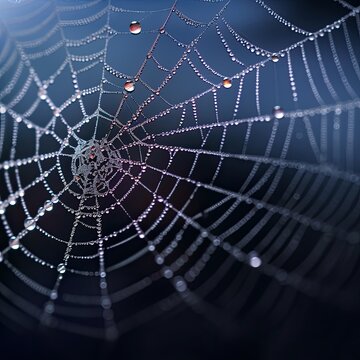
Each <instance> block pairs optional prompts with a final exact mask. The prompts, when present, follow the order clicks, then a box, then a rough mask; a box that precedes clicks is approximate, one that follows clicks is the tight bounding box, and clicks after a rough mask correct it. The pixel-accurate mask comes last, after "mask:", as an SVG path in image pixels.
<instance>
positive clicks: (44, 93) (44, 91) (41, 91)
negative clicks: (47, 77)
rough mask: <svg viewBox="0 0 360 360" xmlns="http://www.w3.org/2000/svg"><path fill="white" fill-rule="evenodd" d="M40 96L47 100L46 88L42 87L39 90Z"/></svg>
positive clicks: (41, 98)
mask: <svg viewBox="0 0 360 360" xmlns="http://www.w3.org/2000/svg"><path fill="white" fill-rule="evenodd" d="M38 96H39V98H40V100H45V99H46V97H47V93H46V90H45V89H44V88H40V89H39V91H38Z"/></svg>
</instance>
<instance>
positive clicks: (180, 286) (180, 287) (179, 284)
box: [175, 277, 187, 292]
mask: <svg viewBox="0 0 360 360" xmlns="http://www.w3.org/2000/svg"><path fill="white" fill-rule="evenodd" d="M175 288H176V290H177V291H179V292H184V291H186V289H187V284H186V282H185V280H184V279H183V278H180V277H178V278H176V279H175Z"/></svg>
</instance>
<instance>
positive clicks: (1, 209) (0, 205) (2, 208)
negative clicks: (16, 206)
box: [0, 203, 5, 215]
mask: <svg viewBox="0 0 360 360" xmlns="http://www.w3.org/2000/svg"><path fill="white" fill-rule="evenodd" d="M4 213H5V205H4V204H3V203H0V215H2V214H4Z"/></svg>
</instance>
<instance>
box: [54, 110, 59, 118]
mask: <svg viewBox="0 0 360 360" xmlns="http://www.w3.org/2000/svg"><path fill="white" fill-rule="evenodd" d="M53 113H54V116H56V117H58V116H60V109H58V108H55V109H54V111H53Z"/></svg>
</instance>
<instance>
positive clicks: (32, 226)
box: [24, 217, 36, 231]
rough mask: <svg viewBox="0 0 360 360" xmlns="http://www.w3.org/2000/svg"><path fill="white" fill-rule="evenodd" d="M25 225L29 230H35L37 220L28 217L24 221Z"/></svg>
mask: <svg viewBox="0 0 360 360" xmlns="http://www.w3.org/2000/svg"><path fill="white" fill-rule="evenodd" d="M24 227H25V229H26V230H28V231H31V230H34V229H35V227H36V221H35V220H34V219H33V218H31V217H27V218H26V219H25V221H24Z"/></svg>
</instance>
